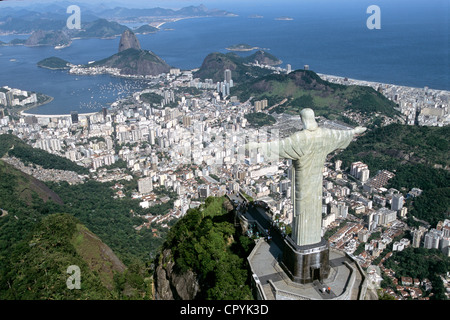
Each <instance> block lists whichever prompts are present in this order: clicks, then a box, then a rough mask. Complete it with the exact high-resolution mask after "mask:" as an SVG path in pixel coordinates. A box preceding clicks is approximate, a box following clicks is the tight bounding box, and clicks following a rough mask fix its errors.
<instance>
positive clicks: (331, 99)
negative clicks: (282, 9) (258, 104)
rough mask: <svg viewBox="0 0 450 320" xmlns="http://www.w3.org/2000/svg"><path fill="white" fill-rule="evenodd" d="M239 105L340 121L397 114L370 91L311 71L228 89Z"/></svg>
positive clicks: (277, 76)
mask: <svg viewBox="0 0 450 320" xmlns="http://www.w3.org/2000/svg"><path fill="white" fill-rule="evenodd" d="M231 94H232V95H237V97H238V98H239V100H240V101H247V100H248V99H250V98H251V97H253V99H254V100H262V99H267V100H268V102H269V106H274V105H276V104H279V103H280V102H281V101H283V100H284V99H287V101H286V102H285V103H283V104H280V105H278V106H276V107H274V108H273V109H271V110H270V112H276V113H288V114H299V113H300V111H301V110H302V109H303V108H311V109H313V110H314V112H315V114H316V116H324V117H326V118H328V119H330V120H336V119H337V120H342V112H344V111H355V112H359V113H361V114H366V115H369V114H373V113H380V114H383V115H386V116H389V117H394V116H396V115H398V114H399V112H398V111H396V110H395V109H394V107H396V105H395V103H393V102H392V101H390V100H388V99H387V98H386V97H384V96H383V95H382V94H381V93H379V92H377V91H376V90H374V89H373V88H371V87H364V86H355V85H352V86H345V85H340V84H334V83H331V82H328V81H325V80H322V79H321V78H320V77H319V76H318V75H317V74H316V73H315V72H313V71H311V70H296V71H294V72H291V73H289V74H271V75H266V76H262V77H259V78H257V79H253V80H250V81H248V82H245V83H240V84H239V85H238V86H236V87H234V88H232V92H231Z"/></svg>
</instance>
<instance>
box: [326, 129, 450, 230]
mask: <svg viewBox="0 0 450 320" xmlns="http://www.w3.org/2000/svg"><path fill="white" fill-rule="evenodd" d="M449 136H450V127H448V126H447V127H424V126H406V125H400V124H391V125H388V126H385V127H381V128H377V129H374V130H368V131H367V132H366V133H365V134H364V135H363V136H362V137H360V138H358V140H356V141H354V142H352V143H351V144H350V145H349V146H348V147H347V148H346V149H345V150H343V151H342V152H341V153H338V154H337V155H336V156H335V157H334V159H340V160H342V161H343V168H347V169H348V168H349V166H350V164H351V163H352V162H355V161H362V162H364V163H366V164H367V165H368V166H369V170H370V177H373V176H375V175H376V173H377V171H378V170H388V171H391V172H394V173H395V177H394V178H392V179H390V180H389V185H388V186H387V187H388V188H390V187H392V188H395V189H397V190H399V191H401V192H403V193H404V195H405V196H406V193H407V192H409V190H411V189H412V188H419V189H422V190H423V193H422V195H421V196H420V197H417V198H416V199H414V201H413V202H412V204H411V205H410V208H409V209H410V210H409V211H410V213H411V214H412V215H414V216H416V217H417V218H419V219H422V220H426V221H428V222H429V223H430V224H431V225H436V223H437V222H438V221H439V220H443V219H448V218H449V212H450V211H449V210H450V209H449V208H450V184H449V181H450V148H449V147H450V145H449V141H448V137H449ZM408 223H409V224H410V225H413V224H414V222H413V221H411V222H408Z"/></svg>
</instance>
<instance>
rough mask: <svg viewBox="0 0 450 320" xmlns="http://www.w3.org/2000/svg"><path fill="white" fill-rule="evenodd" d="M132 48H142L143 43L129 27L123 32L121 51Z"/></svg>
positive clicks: (120, 44) (120, 43)
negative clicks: (141, 43)
mask: <svg viewBox="0 0 450 320" xmlns="http://www.w3.org/2000/svg"><path fill="white" fill-rule="evenodd" d="M130 48H133V49H137V50H140V49H141V45H140V43H139V40H138V38H137V37H136V35H135V34H134V33H133V32H132V31H131V30H128V29H127V30H125V31H124V32H123V33H122V36H121V37H120V42H119V52H122V51H124V50H127V49H130Z"/></svg>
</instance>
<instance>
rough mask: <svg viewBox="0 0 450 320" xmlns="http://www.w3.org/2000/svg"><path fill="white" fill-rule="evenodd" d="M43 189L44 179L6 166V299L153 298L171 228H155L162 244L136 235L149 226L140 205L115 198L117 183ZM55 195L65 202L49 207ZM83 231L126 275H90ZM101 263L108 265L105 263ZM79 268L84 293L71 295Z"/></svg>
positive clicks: (2, 238)
mask: <svg viewBox="0 0 450 320" xmlns="http://www.w3.org/2000/svg"><path fill="white" fill-rule="evenodd" d="M36 184H38V182H37V180H34V179H33V178H31V177H29V176H26V175H24V174H23V173H21V172H20V171H18V170H16V169H14V168H12V167H11V166H9V165H8V164H6V163H4V162H2V161H0V209H2V210H5V211H6V212H7V215H5V216H3V217H0V296H2V297H4V298H5V299H19V300H21V299H151V292H150V291H149V290H150V288H151V282H152V281H151V275H152V268H151V263H152V262H153V258H154V257H155V256H156V255H157V252H158V250H159V248H160V246H161V245H162V243H163V239H164V238H165V234H166V232H167V229H164V228H159V227H158V226H155V228H156V229H157V230H158V231H157V233H156V234H157V236H156V237H155V236H154V233H153V232H151V230H150V229H145V228H144V229H142V230H141V231H140V232H138V231H136V230H135V229H134V227H135V226H136V225H139V224H141V223H142V221H143V219H142V218H140V217H139V216H137V215H134V214H133V212H137V211H138V210H139V205H138V202H137V200H131V199H129V200H127V199H113V197H112V196H113V190H112V189H111V186H112V184H102V183H99V182H95V181H89V182H87V183H85V184H80V185H73V186H71V185H69V184H67V183H61V184H57V183H51V184H49V187H50V188H51V189H50V188H46V187H45V186H41V185H36ZM38 187H39V188H38ZM25 190H26V192H24V191H25ZM35 190H37V191H39V193H38V192H36V191H35ZM46 193H47V194H46ZM56 193H57V195H56ZM49 196H53V197H54V198H55V199H57V200H58V201H51V200H48V198H49ZM61 213H64V214H62V215H61ZM80 226H82V227H80ZM80 228H81V230H84V229H86V230H89V232H92V233H93V234H95V236H97V237H99V238H100V239H101V241H102V243H104V244H105V245H107V246H108V247H110V248H111V249H112V250H113V252H114V253H115V254H116V255H117V257H118V258H119V259H120V260H121V261H122V262H123V263H124V264H125V265H126V267H127V269H126V271H125V272H121V273H117V274H113V275H111V274H107V273H105V272H104V271H102V270H91V271H89V270H88V269H86V268H87V266H86V264H85V263H84V264H83V261H84V262H86V261H91V259H87V260H86V258H82V257H81V256H80V253H77V254H75V251H77V249H78V248H79V247H82V246H81V243H80V241H79V240H78V241H76V239H80V235H79V234H78V236H77V238H76V239H73V238H72V237H73V236H74V235H77V233H76V230H80ZM102 243H100V244H102ZM77 244H78V246H77ZM98 246H99V244H98V243H93V244H92V245H88V246H87V247H86V246H85V247H84V248H87V249H85V250H87V252H91V251H92V248H96V247H98ZM82 248H83V247H82ZM97 260H98V261H100V262H99V264H103V263H106V264H107V265H109V262H108V261H107V260H104V259H103V258H97ZM24 261H25V263H24ZM74 264H75V265H78V266H80V268H81V272H82V274H83V282H82V283H83V285H84V287H82V290H72V291H70V290H67V289H66V284H65V281H66V279H67V278H68V275H67V273H66V271H65V269H66V268H67V267H68V266H69V265H74ZM91 267H92V266H91ZM105 277H109V278H110V279H109V283H110V287H111V290H110V289H108V290H106V289H105V284H103V283H102V282H101V280H104V278H105ZM63 280H64V281H63ZM61 281H63V282H61ZM99 281H100V282H99ZM62 289H64V290H62Z"/></svg>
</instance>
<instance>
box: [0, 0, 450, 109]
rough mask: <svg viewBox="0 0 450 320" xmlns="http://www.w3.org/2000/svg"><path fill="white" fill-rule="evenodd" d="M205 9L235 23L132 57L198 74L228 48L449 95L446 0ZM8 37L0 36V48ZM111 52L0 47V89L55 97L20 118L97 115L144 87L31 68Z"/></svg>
mask: <svg viewBox="0 0 450 320" xmlns="http://www.w3.org/2000/svg"><path fill="white" fill-rule="evenodd" d="M222 1H223V0H222ZM256 3H257V4H258V5H255V4H256ZM205 4H206V5H207V6H208V7H211V6H212V5H214V7H215V8H219V9H225V10H228V11H231V12H233V13H236V14H237V15H238V16H236V17H205V18H193V19H184V20H180V21H177V22H171V23H167V24H165V25H163V27H162V31H160V32H158V33H155V34H148V35H138V39H139V41H140V43H141V47H142V48H143V49H146V50H150V51H153V52H154V53H156V54H157V55H159V56H160V57H161V58H163V59H164V60H165V61H166V62H167V63H168V64H169V65H171V66H173V67H176V68H180V69H193V68H198V67H200V66H201V64H202V61H203V59H204V58H205V57H206V56H207V55H208V54H209V53H211V52H222V53H226V52H228V51H227V50H226V47H228V46H230V45H234V44H239V43H247V44H249V45H252V46H257V47H260V48H263V49H264V50H266V51H267V52H269V53H271V54H273V55H275V56H276V57H278V58H279V59H281V60H282V61H283V64H282V65H281V66H282V67H285V66H286V64H291V65H292V68H293V69H302V68H303V67H304V65H309V66H310V69H311V70H313V71H315V72H317V73H323V74H330V75H337V76H344V77H349V78H353V79H361V80H367V81H375V82H380V83H391V84H398V85H404V86H411V87H419V88H420V87H425V86H428V87H429V88H431V89H441V90H450V82H449V74H450V64H449V46H450V42H449V41H450V40H449V39H450V38H449V34H450V30H449V25H450V22H449V19H450V18H449V2H448V1H447V0H433V1H432V2H431V1H423V0H415V1H414V0H410V1H406V0H396V1H393V0H389V1H388V0H383V1H366V0H339V1H325V0H315V1H312V0H307V1H288V0H284V1H281V2H280V1H276V2H275V1H268V0H266V1H264V0H263V1H259V2H256V1H241V2H238V1H234V0H231V1H226V2H224V1H223V2H220V1H219V2H216V1H214V2H213V4H211V5H208V3H205ZM370 5H377V6H378V7H379V8H380V26H381V28H380V29H369V28H368V27H367V25H366V22H367V19H368V18H369V17H370V16H371V14H370V13H367V12H366V10H367V8H368V7H369V6H370ZM279 17H289V18H291V19H289V20H287V19H285V20H279V19H277V18H279ZM16 37H17V36H0V40H2V41H5V42H6V41H9V40H10V39H11V38H16ZM22 37H23V36H22ZM118 45H119V37H118V38H115V39H87V40H74V41H73V43H72V45H71V46H70V47H68V48H64V49H61V50H56V49H54V48H53V47H24V46H14V47H0V70H1V72H0V86H5V85H7V86H10V87H14V88H20V89H23V90H29V91H36V92H42V93H44V94H47V95H49V96H52V97H54V100H53V101H52V102H51V103H48V104H46V105H43V106H41V107H38V108H34V109H32V110H29V111H28V112H30V113H35V114H69V113H70V112H72V111H78V112H79V113H88V112H95V111H98V110H101V108H102V107H103V106H109V105H110V104H111V103H112V102H114V101H116V100H117V99H118V98H122V97H126V96H127V95H130V94H132V93H133V92H135V91H137V90H141V89H143V88H145V87H146V84H147V82H146V81H142V80H131V79H122V78H117V77H111V76H109V75H98V76H80V75H70V74H68V73H67V71H58V70H55V71H54V70H47V69H42V68H39V67H37V66H36V63H37V62H38V61H40V60H42V59H44V58H47V57H50V56H57V57H60V58H62V59H65V60H68V61H70V62H72V63H83V64H84V63H87V62H88V61H93V60H99V59H102V58H105V57H108V56H110V55H112V54H114V53H116V52H117V50H118ZM239 54H245V55H247V54H251V52H249V53H239Z"/></svg>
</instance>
